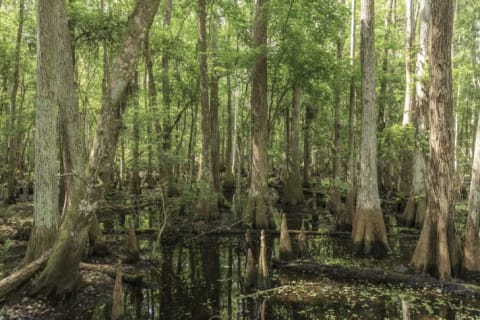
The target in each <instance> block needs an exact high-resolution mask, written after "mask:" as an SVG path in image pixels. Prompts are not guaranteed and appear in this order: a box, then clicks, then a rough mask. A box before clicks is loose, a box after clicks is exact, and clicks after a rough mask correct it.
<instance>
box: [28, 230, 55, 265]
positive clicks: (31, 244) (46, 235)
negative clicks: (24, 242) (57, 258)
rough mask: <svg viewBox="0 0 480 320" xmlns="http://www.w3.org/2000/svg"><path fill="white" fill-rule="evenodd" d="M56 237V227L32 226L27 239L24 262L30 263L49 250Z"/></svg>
mask: <svg viewBox="0 0 480 320" xmlns="http://www.w3.org/2000/svg"><path fill="white" fill-rule="evenodd" d="M56 237H57V228H45V227H34V228H33V229H32V231H31V233H30V239H29V240H28V247H27V252H26V253H25V261H24V262H25V263H26V264H27V263H30V262H32V261H34V260H35V259H37V258H38V257H40V256H41V255H42V254H43V253H44V252H45V251H47V250H49V249H50V248H51V247H52V245H53V243H54V242H55V239H56Z"/></svg>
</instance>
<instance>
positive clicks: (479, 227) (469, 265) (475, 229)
mask: <svg viewBox="0 0 480 320" xmlns="http://www.w3.org/2000/svg"><path fill="white" fill-rule="evenodd" d="M477 123H478V124H477V133H476V135H475V151H474V156H473V164H472V178H471V181H470V194H469V197H468V218H467V225H466V230H465V243H464V246H463V269H464V270H466V271H469V272H471V271H475V272H479V271H480V233H479V232H480V217H479V212H480V121H477Z"/></svg>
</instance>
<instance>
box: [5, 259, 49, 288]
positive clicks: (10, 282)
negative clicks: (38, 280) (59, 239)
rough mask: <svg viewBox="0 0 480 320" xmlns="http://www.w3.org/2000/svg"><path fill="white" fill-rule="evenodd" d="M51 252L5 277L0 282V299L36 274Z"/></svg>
mask: <svg viewBox="0 0 480 320" xmlns="http://www.w3.org/2000/svg"><path fill="white" fill-rule="evenodd" d="M50 254H51V251H50V250H49V251H47V252H45V253H43V254H42V255H41V256H40V257H39V258H37V259H36V260H34V261H32V262H30V263H29V264H28V265H26V266H24V267H23V268H21V269H19V270H17V271H15V272H14V273H12V274H11V275H9V276H7V277H6V278H3V279H2V280H0V298H2V297H4V296H5V295H7V294H9V293H10V292H12V291H13V290H15V289H17V288H18V287H20V286H21V285H22V284H23V283H25V282H26V281H27V280H28V279H30V278H31V277H32V276H33V275H34V274H35V273H37V272H38V271H39V270H40V268H42V266H43V265H44V264H45V263H46V262H47V260H48V258H49V257H50Z"/></svg>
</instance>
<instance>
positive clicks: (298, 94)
mask: <svg viewBox="0 0 480 320" xmlns="http://www.w3.org/2000/svg"><path fill="white" fill-rule="evenodd" d="M301 98H302V88H301V87H300V85H299V84H297V85H295V86H294V88H293V102H292V118H291V125H290V130H289V134H288V135H287V137H286V138H287V139H288V140H287V141H288V146H289V147H288V152H287V178H286V181H285V186H284V188H283V200H284V201H285V202H286V203H287V204H292V205H296V204H298V203H300V202H303V199H304V197H303V189H302V174H301V171H300V159H301V156H300V111H301V107H302V102H301ZM287 121H288V120H287Z"/></svg>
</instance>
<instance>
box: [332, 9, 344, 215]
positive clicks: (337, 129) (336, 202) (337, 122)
mask: <svg viewBox="0 0 480 320" xmlns="http://www.w3.org/2000/svg"><path fill="white" fill-rule="evenodd" d="M341 3H342V5H345V1H344V0H342V2H341ZM342 60H343V31H341V32H340V33H339V35H338V40H337V68H338V69H337V72H336V76H335V79H334V89H333V90H334V115H333V179H332V190H331V193H330V211H331V212H332V213H333V214H334V215H335V217H336V218H338V215H339V214H340V212H341V211H342V199H341V195H340V181H341V168H342V137H341V132H342V123H341V119H340V114H341V112H342V110H341V109H342V108H343V102H344V99H343V83H342V81H341V79H340V66H341V63H342Z"/></svg>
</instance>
